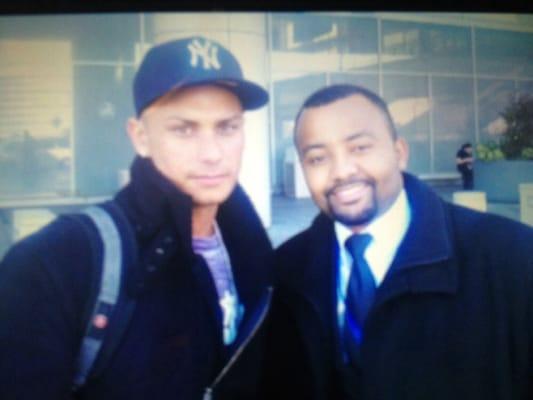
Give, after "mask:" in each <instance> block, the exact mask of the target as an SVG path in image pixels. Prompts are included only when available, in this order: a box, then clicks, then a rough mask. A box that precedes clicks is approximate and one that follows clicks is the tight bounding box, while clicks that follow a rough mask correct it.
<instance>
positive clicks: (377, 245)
mask: <svg viewBox="0 0 533 400" xmlns="http://www.w3.org/2000/svg"><path fill="white" fill-rule="evenodd" d="M410 221H411V209H410V207H409V203H408V201H407V195H406V193H405V189H402V191H401V192H400V194H399V195H398V197H397V198H396V200H395V201H394V203H393V204H392V205H391V207H390V208H389V209H388V210H387V211H386V212H385V213H384V214H382V215H380V216H379V217H377V218H376V219H374V220H373V221H372V222H371V223H370V224H369V225H368V226H367V227H365V229H363V230H362V231H361V232H360V233H368V234H370V235H372V241H371V242H370V244H369V245H368V247H367V248H366V250H365V253H364V257H365V260H366V262H367V263H368V266H369V267H370V270H371V271H372V275H373V276H374V280H375V281H376V286H379V285H380V284H381V282H383V279H384V278H385V275H386V274H387V272H388V270H389V268H390V266H391V263H392V260H393V259H394V256H395V255H396V251H397V250H398V247H399V246H400V243H401V241H402V239H403V237H404V236H405V233H406V232H407V228H408V227H409V222H410ZM335 235H336V237H337V242H338V245H339V265H338V269H337V274H338V280H337V282H338V286H337V315H338V318H339V326H340V327H341V329H342V326H343V321H344V308H345V299H346V291H347V289H348V281H349V279H350V272H351V269H352V263H353V260H352V256H351V255H350V253H349V252H348V250H346V247H345V242H346V239H348V238H349V237H350V236H351V235H353V232H352V231H351V230H350V229H349V228H348V227H347V226H346V225H343V224H341V223H340V222H335Z"/></svg>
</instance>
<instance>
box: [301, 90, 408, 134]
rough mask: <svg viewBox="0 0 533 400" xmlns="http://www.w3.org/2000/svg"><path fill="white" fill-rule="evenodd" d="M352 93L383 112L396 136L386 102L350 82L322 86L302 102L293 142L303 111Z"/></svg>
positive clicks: (391, 131)
mask: <svg viewBox="0 0 533 400" xmlns="http://www.w3.org/2000/svg"><path fill="white" fill-rule="evenodd" d="M353 95H360V96H363V97H364V98H365V99H367V100H368V101H370V102H371V103H372V104H374V105H375V106H376V107H377V108H378V109H379V110H380V111H381V113H382V114H383V116H384V117H385V120H386V121H387V125H388V126H389V130H390V133H391V135H392V137H393V139H396V138H397V137H398V133H397V132H396V127H395V126H394V122H393V121H392V116H391V114H390V111H389V108H388V107H387V103H385V101H384V100H383V99H382V98H381V97H380V96H379V95H378V94H376V93H374V92H373V91H371V90H369V89H366V88H364V87H362V86H358V85H352V84H338V85H331V86H326V87H323V88H322V89H319V90H317V91H316V92H314V93H313V94H311V95H310V96H309V97H308V98H307V99H306V100H305V101H304V102H303V104H302V106H301V107H300V110H298V113H297V114H296V118H295V119H294V143H295V144H296V132H297V129H298V121H299V119H300V117H301V115H302V113H303V112H304V110H306V109H308V108H314V107H321V106H325V105H328V104H331V103H333V102H334V101H337V100H341V99H344V98H346V97H350V96H353Z"/></svg>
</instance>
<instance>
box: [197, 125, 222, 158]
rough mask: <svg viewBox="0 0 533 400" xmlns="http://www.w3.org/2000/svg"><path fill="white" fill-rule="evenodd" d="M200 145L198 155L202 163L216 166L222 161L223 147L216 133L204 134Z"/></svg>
mask: <svg viewBox="0 0 533 400" xmlns="http://www.w3.org/2000/svg"><path fill="white" fill-rule="evenodd" d="M200 137H201V139H200V141H199V143H198V154H199V158H200V160H201V161H202V162H206V163H209V164H215V163H217V162H219V161H220V160H221V159H222V155H223V153H222V147H221V144H220V142H219V140H218V138H217V137H216V132H202V134H201V135H200Z"/></svg>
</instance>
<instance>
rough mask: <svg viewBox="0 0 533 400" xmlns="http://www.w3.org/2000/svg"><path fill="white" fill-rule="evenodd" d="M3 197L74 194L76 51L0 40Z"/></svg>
mask: <svg viewBox="0 0 533 400" xmlns="http://www.w3.org/2000/svg"><path fill="white" fill-rule="evenodd" d="M0 55H1V57H0V93H1V94H2V96H1V97H0V171H2V173H0V196H1V197H14V196H15V197H17V196H21V195H49V196H61V195H68V194H70V189H71V167H72V151H71V148H72V147H71V143H72V142H71V137H72V125H73V124H72V92H73V89H72V49H71V46H70V43H69V42H68V41H52V40H0Z"/></svg>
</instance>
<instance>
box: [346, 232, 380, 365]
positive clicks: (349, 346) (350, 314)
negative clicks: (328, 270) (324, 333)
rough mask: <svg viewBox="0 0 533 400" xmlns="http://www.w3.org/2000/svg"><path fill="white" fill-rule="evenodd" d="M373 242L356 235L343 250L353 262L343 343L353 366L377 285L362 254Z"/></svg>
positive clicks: (348, 240)
mask: <svg viewBox="0 0 533 400" xmlns="http://www.w3.org/2000/svg"><path fill="white" fill-rule="evenodd" d="M371 241H372V236H370V235H369V234H366V233H365V234H355V235H352V236H350V237H349V238H348V239H347V240H346V249H347V250H348V252H349V253H350V255H351V256H352V259H353V264H352V270H351V272H350V280H349V282H348V289H347V291H346V303H345V304H346V308H345V313H344V329H343V341H344V346H345V354H346V355H347V356H348V358H349V360H350V361H351V362H352V363H355V362H356V360H357V359H358V357H359V356H358V354H359V344H360V343H361V338H362V330H363V324H364V321H365V319H366V316H367V314H368V311H369V310H370V307H371V306H372V303H373V302H374V294H375V292H376V282H375V281H374V276H373V275H372V271H371V270H370V267H369V266H368V263H367V262H366V261H365V258H364V252H365V249H366V248H367V246H368V245H369V244H370V242H371Z"/></svg>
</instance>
